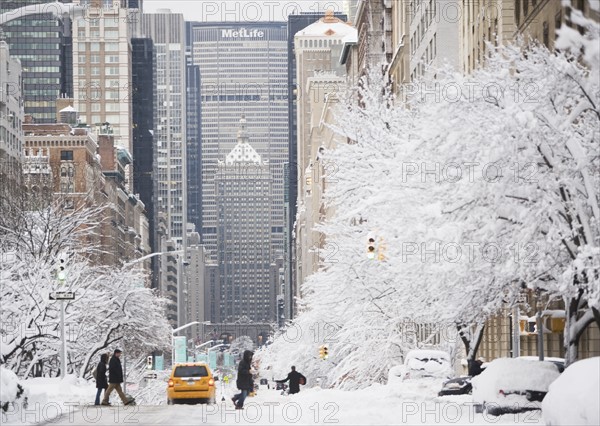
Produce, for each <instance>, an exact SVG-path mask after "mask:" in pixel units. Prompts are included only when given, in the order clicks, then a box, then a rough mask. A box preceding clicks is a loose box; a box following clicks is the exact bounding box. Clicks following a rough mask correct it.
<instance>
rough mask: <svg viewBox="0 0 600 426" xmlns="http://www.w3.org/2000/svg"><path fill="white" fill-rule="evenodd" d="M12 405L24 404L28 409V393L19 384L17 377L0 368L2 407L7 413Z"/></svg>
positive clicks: (0, 401)
mask: <svg viewBox="0 0 600 426" xmlns="http://www.w3.org/2000/svg"><path fill="white" fill-rule="evenodd" d="M11 404H22V405H23V407H24V408H27V391H26V389H25V388H24V387H23V386H22V385H21V384H20V383H19V379H18V378H17V375H16V374H15V373H13V372H12V371H10V370H7V369H6V368H4V367H0V406H2V411H7V410H8V409H9V407H10V405H11Z"/></svg>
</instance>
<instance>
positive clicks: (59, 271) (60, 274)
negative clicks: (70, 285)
mask: <svg viewBox="0 0 600 426" xmlns="http://www.w3.org/2000/svg"><path fill="white" fill-rule="evenodd" d="M66 263H67V262H66V261H65V259H64V258H63V257H61V258H60V259H59V261H58V267H57V268H56V279H57V280H58V281H59V283H60V284H63V283H64V282H65V279H66V278H67V271H66V270H65V266H66Z"/></svg>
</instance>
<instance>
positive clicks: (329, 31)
mask: <svg viewBox="0 0 600 426" xmlns="http://www.w3.org/2000/svg"><path fill="white" fill-rule="evenodd" d="M350 33H354V34H355V36H356V29H355V28H354V27H353V26H352V25H351V24H349V23H347V22H344V21H343V20H341V19H340V18H337V17H335V16H333V12H332V11H327V13H326V14H325V16H324V17H323V18H321V19H319V20H318V21H317V22H314V23H312V24H310V25H309V26H308V27H306V28H304V29H303V30H300V31H298V32H297V33H296V35H295V37H319V36H335V37H342V36H346V35H348V34H350Z"/></svg>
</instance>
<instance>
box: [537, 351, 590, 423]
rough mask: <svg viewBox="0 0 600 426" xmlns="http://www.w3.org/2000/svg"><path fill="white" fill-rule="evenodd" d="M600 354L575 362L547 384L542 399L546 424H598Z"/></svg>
mask: <svg viewBox="0 0 600 426" xmlns="http://www.w3.org/2000/svg"><path fill="white" fill-rule="evenodd" d="M598 378H600V357H595V358H589V359H584V360H581V361H577V362H576V363H574V364H572V365H570V366H569V368H567V369H566V370H565V372H564V373H563V374H562V375H561V376H560V377H559V378H558V379H557V380H556V381H555V382H554V383H552V384H551V385H550V392H548V394H547V395H546V398H544V401H543V402H542V415H543V417H544V420H545V421H546V424H547V425H552V426H556V425H573V426H575V425H600V407H599V404H600V403H599V401H600V382H599V381H598Z"/></svg>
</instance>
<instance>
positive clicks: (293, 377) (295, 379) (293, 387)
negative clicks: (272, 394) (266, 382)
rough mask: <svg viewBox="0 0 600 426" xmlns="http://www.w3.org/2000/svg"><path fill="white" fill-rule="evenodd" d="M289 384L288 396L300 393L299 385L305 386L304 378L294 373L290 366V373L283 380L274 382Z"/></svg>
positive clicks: (293, 367)
mask: <svg viewBox="0 0 600 426" xmlns="http://www.w3.org/2000/svg"><path fill="white" fill-rule="evenodd" d="M288 380H289V382H290V394H294V393H298V392H300V385H305V384H306V377H304V376H303V375H302V374H300V373H298V372H297V371H296V367H295V366H293V365H292V371H290V372H289V374H288V375H287V378H286V379H284V380H276V382H277V383H285V382H287V381H288Z"/></svg>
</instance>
